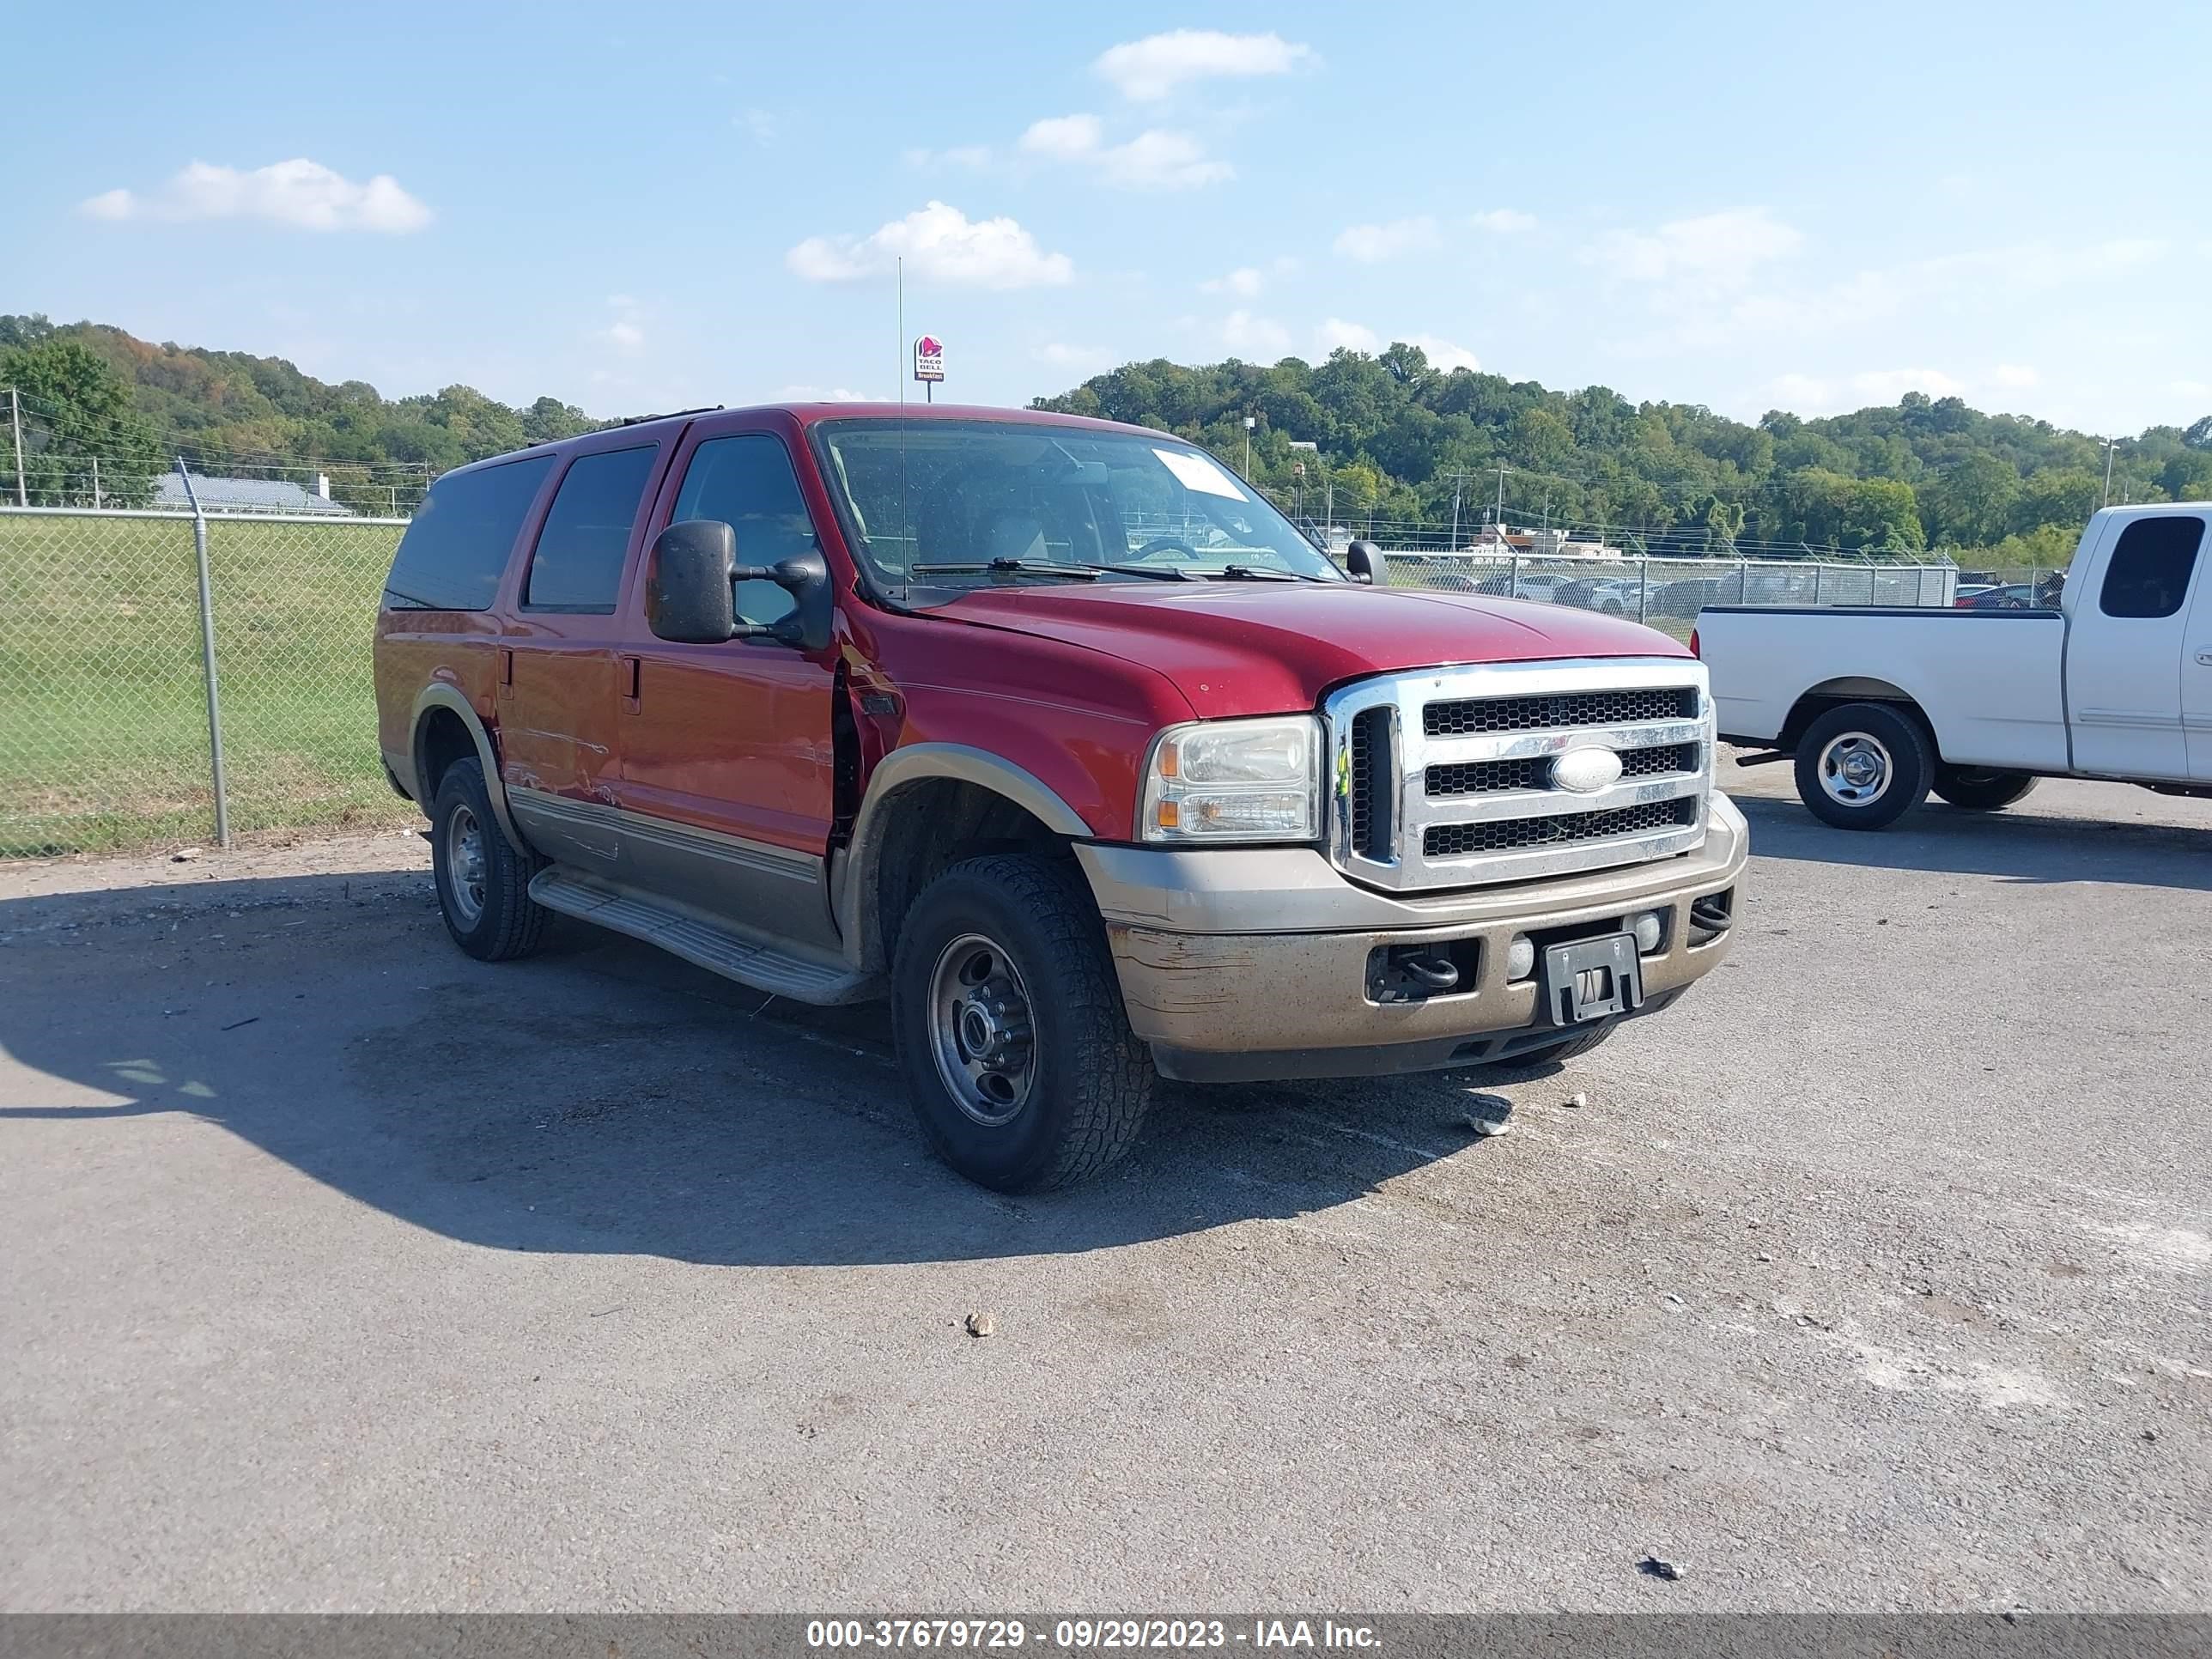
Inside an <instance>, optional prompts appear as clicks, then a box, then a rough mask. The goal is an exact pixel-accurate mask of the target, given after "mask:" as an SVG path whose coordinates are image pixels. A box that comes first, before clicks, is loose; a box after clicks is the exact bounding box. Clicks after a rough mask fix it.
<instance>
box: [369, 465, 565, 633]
mask: <svg viewBox="0 0 2212 1659" xmlns="http://www.w3.org/2000/svg"><path fill="white" fill-rule="evenodd" d="M552 470H553V458H552V457H551V456H550V455H533V456H532V457H531V458H530V459H528V460H526V461H508V462H506V463H505V464H503V465H499V466H485V467H478V468H477V469H475V470H474V471H468V472H449V473H447V475H446V476H445V477H442V478H441V479H439V480H438V482H437V483H434V484H432V485H431V486H430V493H429V494H428V495H426V496H424V497H423V500H422V508H421V510H420V511H419V512H417V513H416V514H415V522H414V523H412V524H410V525H409V526H407V533H406V534H405V535H404V536H402V537H401V538H399V551H398V553H397V554H396V555H394V556H393V557H392V574H391V575H390V576H388V577H386V579H385V583H384V603H385V605H386V608H387V609H389V610H393V611H489V610H490V609H491V602H492V600H493V599H494V598H495V596H496V595H497V594H498V592H499V579H500V574H501V572H503V571H504V570H505V569H506V568H507V555H508V554H509V553H512V552H513V550H514V538H515V537H516V536H517V535H519V534H520V532H521V530H522V521H523V520H525V519H526V518H528V517H529V516H530V504H531V503H532V501H536V500H537V499H538V489H540V488H541V487H542V486H543V485H544V483H545V475H546V474H547V473H548V472H550V471H552Z"/></svg>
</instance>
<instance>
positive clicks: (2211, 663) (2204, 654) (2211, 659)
mask: <svg viewBox="0 0 2212 1659" xmlns="http://www.w3.org/2000/svg"><path fill="white" fill-rule="evenodd" d="M2197 661H2199V662H2201V663H2203V665H2205V666H2206V667H2207V668H2212V645H2208V646H2205V647H2202V648H2201V649H2199V650H2198V652H2197Z"/></svg>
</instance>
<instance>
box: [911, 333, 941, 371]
mask: <svg viewBox="0 0 2212 1659" xmlns="http://www.w3.org/2000/svg"><path fill="white" fill-rule="evenodd" d="M914 378H915V380H930V381H937V380H943V379H944V378H945V342H944V341H942V340H940V339H939V338H938V337H936V336H935V335H934V334H923V335H918V336H916V337H915V343H914Z"/></svg>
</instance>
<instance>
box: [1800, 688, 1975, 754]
mask: <svg viewBox="0 0 2212 1659" xmlns="http://www.w3.org/2000/svg"><path fill="white" fill-rule="evenodd" d="M1854 702H1878V703H1887V704H1890V705H1893V707H1895V708H1896V710H1897V712H1898V713H1899V714H1903V715H1904V716H1905V718H1906V719H1908V720H1911V721H1912V722H1913V723H1914V724H1915V725H1916V726H1919V728H1920V729H1921V731H1922V732H1923V733H1925V734H1926V736H1927V738H1928V744H1929V748H1930V749H1931V750H1934V751H1935V753H1936V757H1937V758H1938V759H1941V758H1942V753H1943V748H1942V743H1941V742H1940V741H1939V740H1938V739H1937V738H1936V723H1935V722H1934V721H1933V720H1929V718H1928V711H1927V709H1925V708H1923V707H1922V706H1921V702H1920V699H1919V698H1918V697H1917V696H1913V694H1912V693H1911V692H1910V691H1908V690H1905V688H1904V687H1903V686H1901V685H1899V684H1896V683H1895V682H1894V681H1891V680H1886V679H1882V678H1879V677H1877V676H1873V675H1864V674H1839V675H1837V676H1836V677H1835V678H1832V679H1826V680H1822V681H1821V682H1820V684H1818V685H1815V686H1812V687H1810V688H1808V690H1806V691H1804V692H1803V693H1802V694H1801V695H1800V696H1799V697H1798V699H1797V701H1796V702H1794V703H1792V704H1791V705H1790V714H1789V717H1788V718H1787V719H1786V720H1784V721H1783V722H1782V732H1781V735H1780V736H1779V737H1778V738H1776V739H1775V747H1776V748H1778V749H1785V750H1795V749H1796V747H1797V745H1798V744H1799V743H1801V742H1802V741H1803V739H1804V736H1805V732H1806V729H1807V728H1808V726H1811V725H1812V724H1813V722H1814V720H1818V719H1820V716H1821V715H1823V714H1826V713H1827V712H1828V711H1829V710H1830V709H1832V708H1842V707H1844V705H1845V704H1846V703H1854Z"/></svg>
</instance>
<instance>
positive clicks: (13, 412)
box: [8, 386, 31, 507]
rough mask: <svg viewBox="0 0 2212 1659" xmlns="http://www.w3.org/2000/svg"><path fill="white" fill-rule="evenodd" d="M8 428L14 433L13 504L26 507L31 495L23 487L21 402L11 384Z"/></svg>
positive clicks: (29, 502)
mask: <svg viewBox="0 0 2212 1659" xmlns="http://www.w3.org/2000/svg"><path fill="white" fill-rule="evenodd" d="M8 429H9V431H10V432H12V433H14V434H15V505H16V506H18V507H28V506H29V505H30V504H31V497H30V495H29V492H28V491H27V490H26V489H24V488H23V404H22V400H21V398H18V397H16V395H15V387H14V386H9V388H8Z"/></svg>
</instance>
